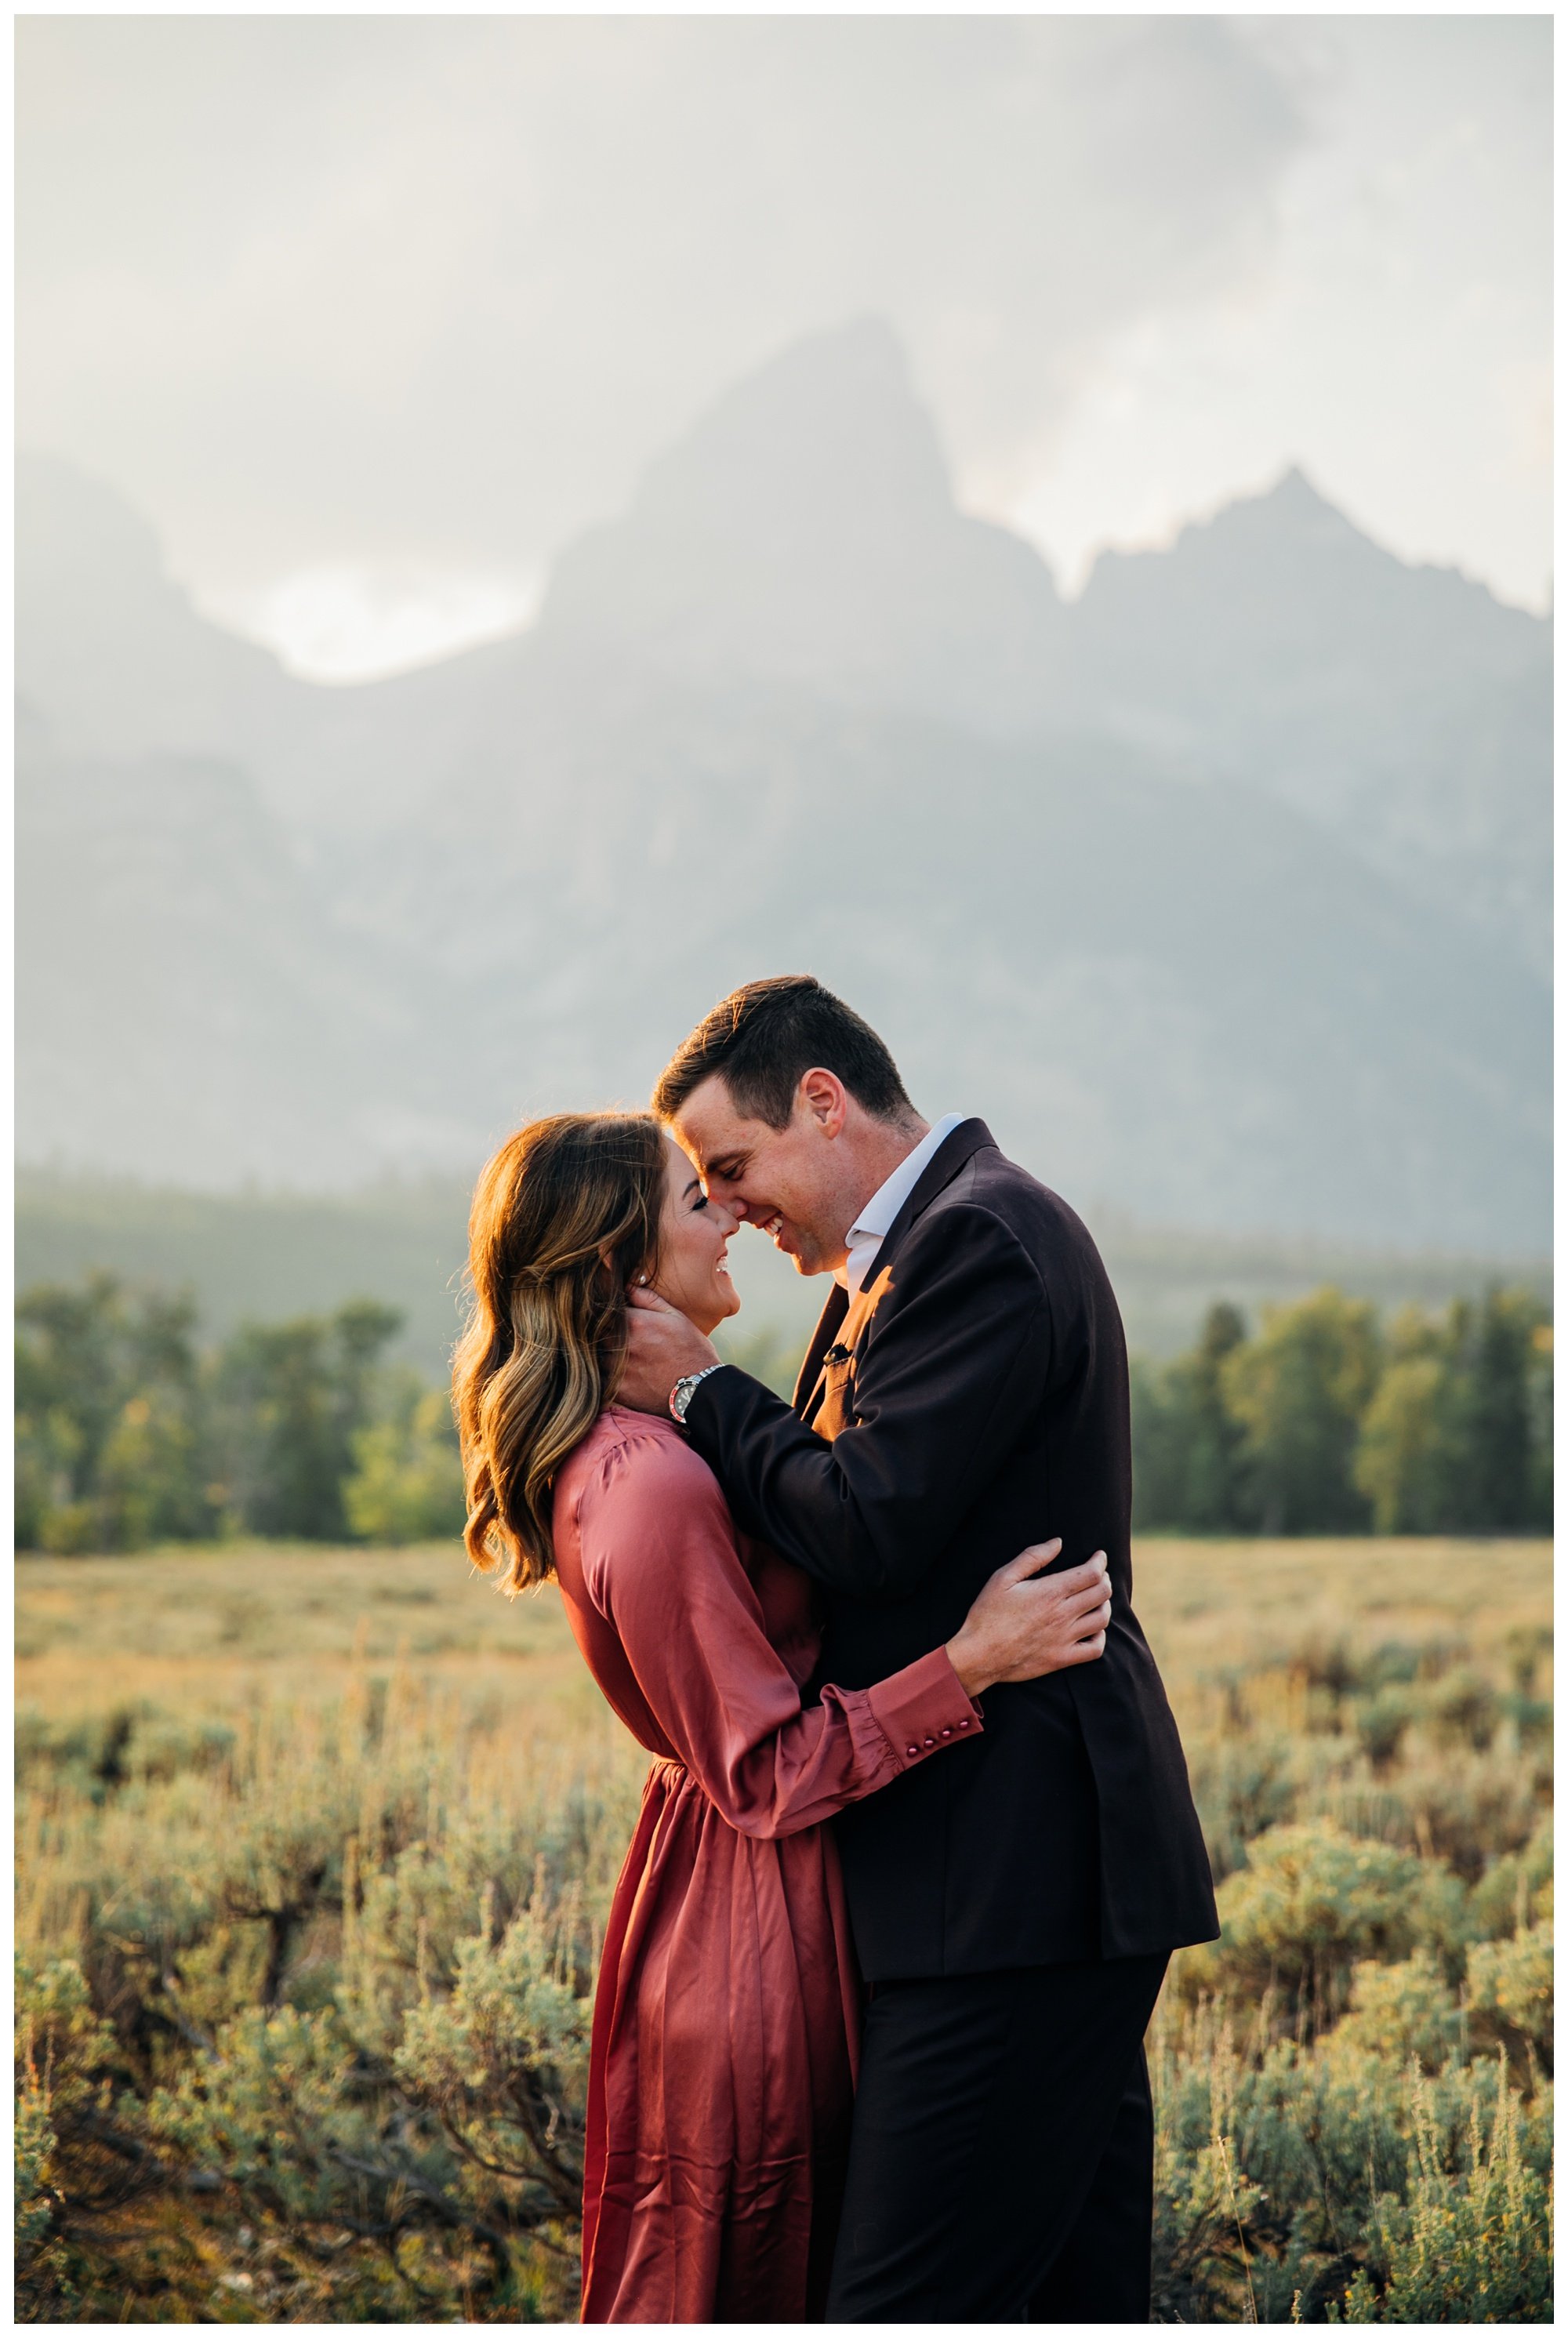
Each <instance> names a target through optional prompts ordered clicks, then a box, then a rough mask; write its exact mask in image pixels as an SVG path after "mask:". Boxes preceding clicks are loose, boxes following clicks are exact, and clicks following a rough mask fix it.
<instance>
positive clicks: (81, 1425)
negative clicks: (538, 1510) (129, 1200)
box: [16, 1274, 464, 1552]
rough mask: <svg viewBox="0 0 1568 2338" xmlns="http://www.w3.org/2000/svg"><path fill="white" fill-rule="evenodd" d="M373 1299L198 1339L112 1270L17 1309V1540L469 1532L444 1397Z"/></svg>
mask: <svg viewBox="0 0 1568 2338" xmlns="http://www.w3.org/2000/svg"><path fill="white" fill-rule="evenodd" d="M401 1325H402V1318H401V1316H400V1315H399V1314H398V1313H397V1311H396V1310H394V1309H392V1308H389V1307H382V1306H379V1305H377V1303H376V1302H374V1301H372V1300H367V1299H360V1300H354V1301H352V1302H349V1304H348V1305H347V1306H345V1307H341V1308H339V1309H338V1311H337V1312H336V1313H335V1314H332V1315H328V1316H316V1315H304V1316H299V1317H296V1318H295V1319H293V1320H292V1321H289V1322H282V1323H248V1324H244V1325H242V1326H241V1327H240V1329H239V1330H238V1331H235V1332H234V1333H233V1335H232V1336H231V1337H230V1339H228V1340H226V1341H222V1342H220V1343H219V1344H218V1345H216V1346H211V1347H205V1348H204V1347H202V1346H201V1345H200V1344H199V1343H198V1339H197V1319H196V1310H195V1307H194V1304H193V1302H191V1299H190V1298H189V1296H187V1295H185V1294H181V1295H178V1296H170V1295H169V1294H168V1293H166V1292H158V1291H140V1292H132V1291H129V1290H127V1289H126V1288H125V1287H124V1285H123V1284H122V1283H121V1282H119V1281H118V1279H117V1278H115V1277H114V1276H113V1275H109V1274H93V1275H89V1276H87V1277H86V1278H85V1279H84V1280H83V1282H81V1283H79V1284H76V1285H64V1284H59V1283H42V1284H38V1285H36V1286H34V1288H33V1289H32V1290H30V1291H27V1292H23V1294H22V1295H21V1297H20V1298H19V1300H18V1302H17V1307H16V1540H17V1543H18V1545H19V1547H21V1548H23V1549H24V1550H39V1549H42V1550H51V1551H62V1552H70V1551H81V1550H95V1551H113V1550H137V1549H143V1548H145V1547H148V1546H149V1545H151V1544H153V1543H161V1542H177V1541H207V1540H210V1539H215V1538H219V1537H225V1536H230V1535H266V1536H277V1537H287V1538H290V1539H297V1540H302V1541H318V1542H344V1541H367V1542H415V1541H419V1540H422V1539H424V1538H425V1537H430V1536H436V1535H446V1534H456V1533H458V1532H460V1531H461V1528H462V1524H463V1516H464V1503H463V1482H462V1471H461V1468H460V1466H459V1462H458V1458H457V1440H456V1433H455V1431H454V1429H453V1426H452V1416H451V1410H450V1407H449V1405H448V1402H447V1399H446V1390H443V1389H431V1388H427V1387H426V1384H425V1383H424V1381H423V1380H421V1379H420V1377H419V1375H418V1374H417V1372H415V1371H414V1370H412V1369H411V1368H410V1367H408V1366H407V1365H397V1364H392V1363H389V1362H388V1361H387V1348H388V1346H389V1344H390V1342H391V1341H393V1340H394V1339H395V1338H396V1337H397V1332H398V1331H399V1330H400V1328H401Z"/></svg>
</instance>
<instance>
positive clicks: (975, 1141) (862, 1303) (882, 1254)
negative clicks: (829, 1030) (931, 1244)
mask: <svg viewBox="0 0 1568 2338" xmlns="http://www.w3.org/2000/svg"><path fill="white" fill-rule="evenodd" d="M995 1142H996V1140H995V1137H994V1136H993V1135H992V1134H991V1131H990V1130H989V1129H988V1128H987V1127H986V1125H985V1122H984V1121H983V1120H963V1121H960V1122H959V1124H958V1125H957V1127H956V1129H955V1130H954V1131H953V1133H952V1135H950V1136H948V1137H947V1138H946V1139H945V1141H944V1142H943V1143H942V1144H940V1145H938V1146H937V1148H936V1152H935V1153H934V1154H933V1155H932V1157H931V1159H930V1160H929V1161H928V1162H927V1163H926V1166H925V1168H924V1170H923V1171H922V1172H921V1174H920V1175H919V1177H918V1178H917V1179H916V1182H915V1186H914V1189H913V1191H912V1192H911V1193H910V1194H909V1197H908V1199H907V1201H906V1202H905V1203H904V1206H903V1208H902V1209H901V1210H900V1211H899V1213H898V1214H897V1217H896V1218H895V1219H894V1221H893V1223H892V1224H891V1225H890V1226H889V1227H888V1229H887V1233H886V1235H885V1236H884V1237H883V1242H882V1247H881V1249H880V1250H879V1251H878V1252H877V1255H876V1257H875V1258H874V1259H873V1260H872V1262H871V1265H870V1268H869V1271H868V1272H867V1276H866V1280H865V1282H863V1283H862V1284H861V1286H860V1289H859V1291H858V1292H857V1294H856V1296H855V1297H854V1298H853V1299H851V1298H850V1296H849V1294H848V1292H847V1291H846V1290H845V1288H844V1286H843V1284H842V1283H841V1282H836V1283H835V1284H834V1285H833V1288H832V1290H831V1292H829V1293H828V1303H827V1305H826V1306H825V1307H824V1308H823V1310H822V1312H821V1314H820V1315H819V1316H818V1321H817V1329H816V1330H815V1331H813V1332H812V1334H811V1345H810V1346H809V1348H808V1349H807V1351H806V1361H805V1362H804V1363H803V1364H802V1365H801V1367H800V1376H799V1379H798V1380H797V1381H796V1383H795V1394H794V1397H793V1399H792V1400H791V1401H792V1403H793V1406H794V1409H795V1410H796V1412H797V1413H798V1414H799V1417H800V1419H802V1420H804V1421H806V1422H807V1423H808V1424H809V1423H810V1421H811V1419H812V1417H813V1415H814V1413H815V1411H816V1409H817V1401H818V1397H819V1396H820V1393H821V1388H822V1370H823V1363H824V1360H825V1359H826V1357H827V1354H828V1350H829V1349H830V1348H844V1349H848V1350H850V1351H852V1350H853V1349H854V1346H855V1342H856V1341H857V1340H858V1338H859V1337H860V1334H861V1332H862V1331H864V1330H865V1328H866V1325H867V1321H869V1319H870V1316H871V1312H872V1310H873V1309H874V1308H875V1306H876V1304H877V1299H878V1298H879V1297H880V1295H881V1292H882V1291H883V1289H884V1287H885V1284H886V1282H887V1268H888V1267H889V1266H890V1265H891V1264H892V1262H893V1254H894V1252H895V1251H896V1250H897V1246H898V1244H899V1243H900V1242H902V1240H903V1239H904V1236H905V1235H906V1234H907V1232H908V1231H909V1228H910V1227H911V1226H912V1225H913V1224H914V1223H915V1221H916V1218H917V1217H918V1216H919V1215H920V1213H921V1212H922V1210H924V1209H926V1207H927V1206H928V1205H929V1203H931V1202H932V1201H934V1200H935V1198H936V1195H937V1194H939V1193H940V1192H941V1191H942V1188H943V1187H944V1185H950V1184H952V1182H953V1180H954V1178H955V1177H956V1175H957V1174H958V1172H959V1170H960V1169H962V1167H963V1166H964V1164H965V1162H966V1161H967V1160H969V1159H970V1158H971V1157H972V1155H973V1154H976V1153H978V1152H979V1151H980V1150H981V1148H982V1146H984V1145H987V1144H990V1145H995Z"/></svg>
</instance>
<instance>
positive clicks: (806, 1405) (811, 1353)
mask: <svg viewBox="0 0 1568 2338" xmlns="http://www.w3.org/2000/svg"><path fill="white" fill-rule="evenodd" d="M848 1305H849V1293H848V1292H847V1291H846V1290H845V1288H844V1286H843V1284H842V1283H841V1282H836V1283H835V1284H834V1285H833V1288H832V1289H831V1291H829V1292H828V1302H827V1304H826V1306H825V1307H824V1308H823V1310H822V1312H821V1314H820V1315H819V1316H818V1318H817V1329H816V1330H815V1331H813V1332H812V1334H811V1344H810V1346H809V1348H808V1349H807V1351H806V1361H805V1362H804V1363H803V1364H802V1365H801V1367H800V1372H799V1378H798V1380H796V1382H795V1394H794V1396H793V1397H792V1398H791V1400H790V1401H791V1403H792V1404H793V1406H794V1408H795V1410H796V1411H797V1412H798V1413H799V1416H800V1418H801V1419H802V1420H805V1419H809V1416H810V1407H811V1400H812V1398H813V1397H814V1396H815V1395H816V1393H817V1383H818V1380H820V1379H821V1377H822V1359H823V1357H824V1356H825V1355H826V1354H827V1352H828V1349H829V1348H830V1347H831V1346H832V1344H833V1338H834V1334H835V1333H836V1332H837V1331H838V1326H839V1325H840V1323H842V1321H844V1317H845V1313H846V1311H848Z"/></svg>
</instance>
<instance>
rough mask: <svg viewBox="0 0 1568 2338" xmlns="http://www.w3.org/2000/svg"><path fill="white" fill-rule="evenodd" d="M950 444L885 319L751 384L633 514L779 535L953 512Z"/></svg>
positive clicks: (829, 340) (686, 440)
mask: <svg viewBox="0 0 1568 2338" xmlns="http://www.w3.org/2000/svg"><path fill="white" fill-rule="evenodd" d="M952 499H953V498H952V488H951V486H950V484H949V480H948V476H947V466H946V460H945V458H944V456H943V452H942V447H941V442H940V440H939V439H938V437H937V436H936V428H935V426H934V425H933V423H932V420H931V417H930V416H929V415H928V414H927V413H926V409H925V408H924V407H923V406H922V405H921V404H920V402H919V399H918V398H917V397H916V392H915V387H914V384H913V382H912V380H911V378H910V373H909V364H908V359H907V357H906V355H905V352H904V348H903V345H902V343H901V342H900V341H899V339H898V337H897V334H896V333H895V332H894V330H893V329H892V327H891V326H890V325H889V324H887V322H886V320H885V319H882V318H880V317H858V318H855V319H851V320H850V321H849V322H848V324H843V325H838V326H835V327H833V328H832V329H830V330H828V331H826V332H821V333H813V334H811V335H810V336H809V338H808V339H805V340H802V341H797V342H795V343H793V344H792V345H791V346H790V347H789V349H784V350H781V351H780V352H779V355H778V356H777V357H774V358H771V359H769V360H768V361H767V362H766V363H765V364H763V365H761V366H760V367H758V368H757V369H756V371H755V372H753V373H751V374H749V375H748V376H747V377H746V378H744V379H743V380H741V381H740V382H738V383H737V384H736V385H735V387H734V388H732V389H730V390H728V391H727V392H726V393H725V394H724V395H723V396H722V397H721V398H719V399H718V401H717V402H716V403H715V404H714V405H713V406H711V407H710V408H708V410H707V412H706V413H705V414H703V415H702V416H701V417H700V419H699V420H698V421H697V422H696V423H695V424H694V425H693V427H691V429H690V430H689V431H688V432H687V433H686V435H685V436H684V437H682V438H681V439H680V440H678V441H677V443H676V444H675V445H674V446H673V447H671V448H670V450H669V452H668V453H667V454H665V455H662V456H661V457H659V458H658V460H657V461H655V462H654V463H653V464H652V466H651V467H650V468H649V470H648V471H647V473H646V475H645V476H644V478H643V480H642V486H641V487H640V488H639V490H638V494H637V496H636V499H635V502H634V504H633V507H632V508H633V512H634V513H635V514H637V515H640V516H644V517H646V518H648V519H651V520H654V521H657V520H658V519H659V518H660V517H662V516H664V515H667V514H668V515H671V516H673V515H676V514H678V515H679V516H680V518H681V523H682V525H683V526H692V525H704V526H720V527H722V529H723V530H724V532H726V533H728V532H729V531H730V529H732V528H733V527H735V526H737V525H739V526H742V527H748V528H750V527H753V526H762V527H764V528H767V529H768V530H769V532H770V533H771V532H775V531H778V530H779V529H782V530H783V531H784V532H786V533H788V534H789V535H795V534H797V533H798V532H799V531H800V530H801V529H803V528H804V529H812V530H815V529H818V528H820V527H821V526H824V525H828V526H832V527H833V528H834V529H835V530H836V531H837V530H839V529H842V527H843V526H845V524H846V522H848V523H850V524H851V525H863V524H864V523H865V522H866V521H867V520H871V521H873V522H876V521H878V520H880V521H882V522H884V523H885V522H886V520H887V517H889V516H892V515H893V514H894V513H897V515H898V516H899V517H900V519H901V520H902V519H904V518H906V517H907V515H908V514H909V512H910V511H911V510H912V509H915V510H921V511H924V512H926V513H928V514H929V513H934V512H940V513H944V514H945V513H946V512H948V511H950V509H951V506H952Z"/></svg>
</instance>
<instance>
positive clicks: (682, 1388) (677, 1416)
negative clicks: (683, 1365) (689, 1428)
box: [670, 1364, 724, 1424]
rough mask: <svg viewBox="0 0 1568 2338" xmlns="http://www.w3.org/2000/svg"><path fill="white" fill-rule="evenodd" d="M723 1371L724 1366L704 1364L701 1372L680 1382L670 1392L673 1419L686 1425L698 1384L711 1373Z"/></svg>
mask: <svg viewBox="0 0 1568 2338" xmlns="http://www.w3.org/2000/svg"><path fill="white" fill-rule="evenodd" d="M723 1369H724V1367H723V1365H722V1364H704V1365H703V1367H702V1370H701V1371H700V1372H688V1373H687V1374H686V1375H685V1377H684V1378H683V1379H681V1380H677V1381H676V1383H675V1385H674V1387H673V1388H672V1389H671V1391H670V1417H671V1419H672V1420H678V1421H680V1422H681V1423H682V1424H684V1421H685V1419H686V1410H687V1407H688V1406H689V1405H690V1404H691V1398H692V1395H693V1392H694V1391H695V1390H696V1387H697V1384H698V1382H699V1381H700V1380H706V1379H707V1377H708V1375H709V1373H710V1372H721V1371H722V1370H723Z"/></svg>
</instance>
